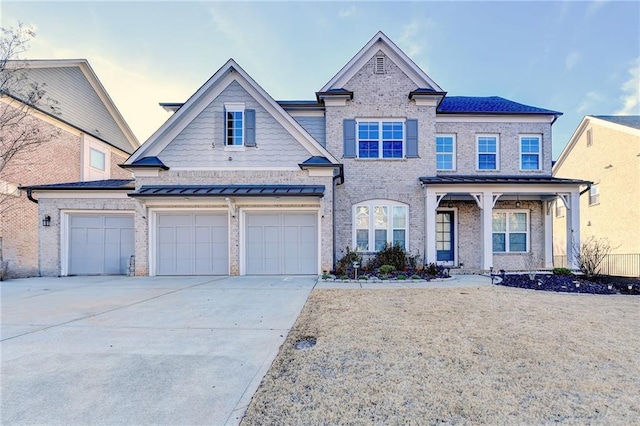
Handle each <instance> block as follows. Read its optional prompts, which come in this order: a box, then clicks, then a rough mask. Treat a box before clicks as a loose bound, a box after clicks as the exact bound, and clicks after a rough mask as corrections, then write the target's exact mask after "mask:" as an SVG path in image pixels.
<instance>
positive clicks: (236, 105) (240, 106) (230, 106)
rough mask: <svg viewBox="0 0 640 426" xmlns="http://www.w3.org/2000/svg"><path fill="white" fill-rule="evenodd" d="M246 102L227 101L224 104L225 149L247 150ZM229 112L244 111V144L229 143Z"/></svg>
mask: <svg viewBox="0 0 640 426" xmlns="http://www.w3.org/2000/svg"><path fill="white" fill-rule="evenodd" d="M245 109H246V108H245V104H244V103H242V102H227V103H225V104H224V110H225V115H224V122H223V123H222V125H223V126H224V141H223V146H224V150H225V151H244V150H245V146H244V141H245V131H246V129H245V120H246V116H245V112H244V111H245ZM227 112H241V113H242V144H240V145H228V142H229V141H228V139H227V138H228V135H227V114H226V113H227Z"/></svg>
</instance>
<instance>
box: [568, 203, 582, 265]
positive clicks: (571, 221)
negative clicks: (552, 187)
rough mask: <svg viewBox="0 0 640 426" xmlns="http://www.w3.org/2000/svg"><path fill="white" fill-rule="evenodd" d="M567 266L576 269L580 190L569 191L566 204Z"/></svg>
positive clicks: (578, 243) (578, 244) (578, 241)
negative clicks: (567, 203)
mask: <svg viewBox="0 0 640 426" xmlns="http://www.w3.org/2000/svg"><path fill="white" fill-rule="evenodd" d="M567 207H568V209H567V213H566V217H567V268H569V269H578V261H577V259H576V256H577V255H578V251H579V250H580V192H579V191H571V194H570V195H569V205H568V206H567Z"/></svg>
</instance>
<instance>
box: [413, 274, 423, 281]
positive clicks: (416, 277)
mask: <svg viewBox="0 0 640 426" xmlns="http://www.w3.org/2000/svg"><path fill="white" fill-rule="evenodd" d="M420 278H422V277H421V276H420V275H418V274H413V275H411V279H412V280H419V279H420Z"/></svg>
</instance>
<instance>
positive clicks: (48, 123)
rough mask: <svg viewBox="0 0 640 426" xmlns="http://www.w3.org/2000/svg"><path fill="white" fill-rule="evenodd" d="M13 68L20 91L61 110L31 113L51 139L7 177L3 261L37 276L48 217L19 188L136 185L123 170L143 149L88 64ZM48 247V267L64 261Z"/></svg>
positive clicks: (12, 100)
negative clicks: (38, 93) (32, 89)
mask: <svg viewBox="0 0 640 426" xmlns="http://www.w3.org/2000/svg"><path fill="white" fill-rule="evenodd" d="M6 66H7V69H15V68H17V67H19V68H20V71H17V72H20V73H21V74H22V75H23V76H24V78H25V80H24V81H23V82H22V83H21V84H31V83H36V84H37V85H38V86H39V87H40V88H42V89H44V90H45V92H46V97H47V98H50V99H52V100H53V101H55V107H56V108H55V111H52V110H51V109H49V107H48V105H49V104H48V103H45V104H43V106H41V107H33V108H30V109H28V115H26V116H25V120H28V126H33V127H36V128H38V130H39V131H40V132H41V134H46V135H47V138H46V141H45V142H44V143H42V144H39V145H38V146H36V147H32V148H30V149H25V150H23V151H22V152H21V153H20V154H18V155H17V156H16V157H15V158H13V159H12V160H11V162H10V163H8V166H7V167H5V169H4V170H3V171H2V173H1V175H0V184H1V185H0V187H1V190H2V193H3V195H4V198H3V203H2V206H0V210H1V213H0V214H1V220H0V237H1V238H2V255H3V257H4V260H5V261H8V262H9V275H10V276H14V277H23V276H33V275H38V273H39V269H40V267H39V263H38V229H39V228H40V227H42V224H43V220H44V219H45V216H48V215H45V214H44V213H43V214H42V215H40V216H38V206H37V205H36V204H35V203H34V202H32V201H30V200H29V199H28V195H29V194H28V192H27V191H21V190H19V189H18V188H19V186H21V185H22V186H24V185H36V184H37V185H42V184H49V183H56V182H71V181H94V180H103V179H111V178H120V179H131V173H130V172H128V171H127V170H123V169H122V168H120V167H118V165H119V164H121V163H122V162H124V160H126V159H127V158H128V157H129V155H131V153H132V152H133V151H135V149H136V148H137V147H138V146H139V143H138V141H137V139H136V137H135V136H134V135H133V133H132V132H131V130H130V129H129V127H128V126H127V124H126V123H125V121H124V119H123V118H122V116H121V115H120V113H119V112H118V110H117V108H116V106H115V105H114V104H113V101H112V100H111V98H110V97H109V95H108V94H107V92H106V91H105V89H104V87H103V86H102V84H101V83H100V81H99V80H98V78H97V76H96V75H95V73H94V72H93V70H92V69H91V67H90V66H89V63H88V62H87V61H86V60H84V59H79V60H32V61H28V62H23V61H20V62H11V61H10V62H8V63H7V64H6ZM12 67H13V68H12ZM0 101H1V102H2V105H1V106H2V108H14V109H15V108H24V103H23V102H25V101H27V100H26V99H22V98H21V95H20V94H19V93H2V97H1V98H0ZM44 105H47V106H44ZM0 136H2V137H3V138H4V137H6V136H7V135H0ZM34 199H35V198H34ZM76 237H77V235H72V236H70V238H76ZM43 243H44V245H40V247H39V248H40V253H41V260H44V261H45V262H46V259H47V258H48V257H50V256H53V257H56V258H58V257H59V255H58V254H57V251H58V245H57V244H55V245H47V244H46V242H45V241H43Z"/></svg>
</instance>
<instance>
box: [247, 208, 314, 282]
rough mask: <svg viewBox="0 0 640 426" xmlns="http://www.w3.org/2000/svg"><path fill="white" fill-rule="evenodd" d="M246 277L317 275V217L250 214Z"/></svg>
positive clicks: (307, 215) (292, 214)
mask: <svg viewBox="0 0 640 426" xmlns="http://www.w3.org/2000/svg"><path fill="white" fill-rule="evenodd" d="M245 226H246V228H245V235H246V238H245V239H246V273H247V274H250V275H279V274H317V273H318V216H317V214H316V213H247V216H246V225H245Z"/></svg>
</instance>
